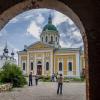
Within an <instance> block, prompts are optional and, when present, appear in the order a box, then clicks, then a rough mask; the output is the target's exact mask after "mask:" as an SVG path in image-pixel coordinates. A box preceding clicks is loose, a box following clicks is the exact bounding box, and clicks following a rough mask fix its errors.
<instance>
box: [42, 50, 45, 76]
mask: <svg viewBox="0 0 100 100" xmlns="http://www.w3.org/2000/svg"><path fill="white" fill-rule="evenodd" d="M44 66H45V63H44V52H43V57H42V75H44V70H45V69H44Z"/></svg>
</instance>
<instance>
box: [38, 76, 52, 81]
mask: <svg viewBox="0 0 100 100" xmlns="http://www.w3.org/2000/svg"><path fill="white" fill-rule="evenodd" d="M39 79H40V80H41V81H43V82H50V81H51V78H50V76H41V77H40V78H39Z"/></svg>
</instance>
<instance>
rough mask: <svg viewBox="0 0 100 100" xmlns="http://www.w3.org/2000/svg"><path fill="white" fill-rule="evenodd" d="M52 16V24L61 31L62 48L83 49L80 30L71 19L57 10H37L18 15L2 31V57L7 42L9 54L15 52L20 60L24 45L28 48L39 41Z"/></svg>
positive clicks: (0, 47)
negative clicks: (19, 56) (18, 52)
mask: <svg viewBox="0 0 100 100" xmlns="http://www.w3.org/2000/svg"><path fill="white" fill-rule="evenodd" d="M50 14H51V16H52V23H53V24H54V25H55V26H56V27H57V29H58V31H59V34H60V45H61V47H66V48H79V47H83V41H82V37H81V33H80V30H79V29H78V27H77V26H76V25H75V24H74V23H73V21H72V20H71V19H70V18H68V17H67V16H65V15H64V14H62V13H60V12H58V11H56V10H51V9H35V10H29V11H27V12H24V13H21V14H19V15H17V16H16V17H14V18H13V19H11V20H10V21H9V22H8V23H7V24H6V25H5V27H4V28H3V29H2V30H1V31H0V55H2V52H3V49H4V47H5V44H6V41H7V44H8V49H9V54H10V53H11V51H12V50H13V51H14V52H15V58H16V59H17V58H18V57H17V51H21V50H23V49H24V45H27V46H28V45H30V44H33V43H34V42H36V41H39V40H40V37H39V36H40V34H41V32H42V29H43V27H44V26H45V25H46V24H47V23H48V17H49V15H50Z"/></svg>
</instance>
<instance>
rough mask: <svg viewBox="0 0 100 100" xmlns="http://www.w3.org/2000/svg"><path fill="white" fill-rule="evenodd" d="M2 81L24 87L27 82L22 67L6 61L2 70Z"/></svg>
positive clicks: (0, 75) (0, 80)
mask: <svg viewBox="0 0 100 100" xmlns="http://www.w3.org/2000/svg"><path fill="white" fill-rule="evenodd" d="M0 82H1V83H11V84H12V85H13V87H22V86H24V85H25V84H27V81H26V78H25V77H24V75H23V74H22V71H21V70H20V68H19V67H18V66H17V65H15V64H10V63H5V65H4V66H3V68H2V70H1V71H0Z"/></svg>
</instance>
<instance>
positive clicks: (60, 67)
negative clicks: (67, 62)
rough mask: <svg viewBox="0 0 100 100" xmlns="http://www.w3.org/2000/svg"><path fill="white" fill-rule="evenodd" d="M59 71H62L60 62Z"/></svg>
mask: <svg viewBox="0 0 100 100" xmlns="http://www.w3.org/2000/svg"><path fill="white" fill-rule="evenodd" d="M59 71H62V63H61V62H60V63H59Z"/></svg>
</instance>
